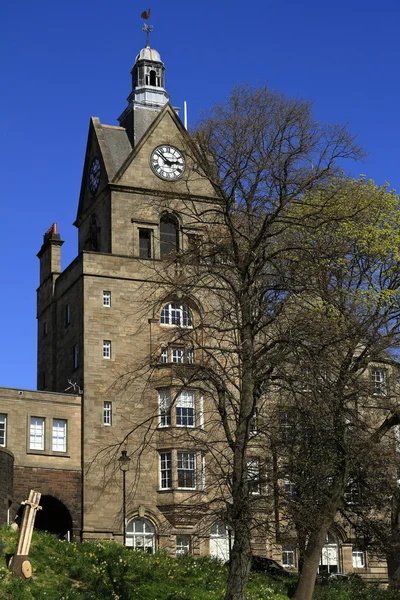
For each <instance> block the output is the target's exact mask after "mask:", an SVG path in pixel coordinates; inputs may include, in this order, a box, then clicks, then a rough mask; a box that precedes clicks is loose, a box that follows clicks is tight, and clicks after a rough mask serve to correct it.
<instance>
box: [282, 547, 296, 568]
mask: <svg viewBox="0 0 400 600" xmlns="http://www.w3.org/2000/svg"><path fill="white" fill-rule="evenodd" d="M282 567H288V568H289V569H295V568H296V550H295V547H294V546H282Z"/></svg>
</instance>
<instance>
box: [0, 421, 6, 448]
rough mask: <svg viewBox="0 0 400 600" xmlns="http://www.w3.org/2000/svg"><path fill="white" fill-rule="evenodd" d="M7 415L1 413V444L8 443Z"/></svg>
mask: <svg viewBox="0 0 400 600" xmlns="http://www.w3.org/2000/svg"><path fill="white" fill-rule="evenodd" d="M6 428H7V416H6V415H0V446H5V445H6V430H7V429H6Z"/></svg>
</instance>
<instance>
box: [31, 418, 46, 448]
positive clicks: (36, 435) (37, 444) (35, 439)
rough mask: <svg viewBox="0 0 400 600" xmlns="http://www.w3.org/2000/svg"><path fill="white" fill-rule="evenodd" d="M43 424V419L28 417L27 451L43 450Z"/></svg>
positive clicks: (44, 421) (44, 420)
mask: <svg viewBox="0 0 400 600" xmlns="http://www.w3.org/2000/svg"><path fill="white" fill-rule="evenodd" d="M45 423H46V419H45V418H44V417H30V420H29V450H44V442H45V439H44V435H45Z"/></svg>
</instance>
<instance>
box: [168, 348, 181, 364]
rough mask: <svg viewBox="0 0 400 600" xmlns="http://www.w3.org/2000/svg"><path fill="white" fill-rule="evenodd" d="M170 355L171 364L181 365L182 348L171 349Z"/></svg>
mask: <svg viewBox="0 0 400 600" xmlns="http://www.w3.org/2000/svg"><path fill="white" fill-rule="evenodd" d="M171 355H172V362H173V363H183V348H172V349H171Z"/></svg>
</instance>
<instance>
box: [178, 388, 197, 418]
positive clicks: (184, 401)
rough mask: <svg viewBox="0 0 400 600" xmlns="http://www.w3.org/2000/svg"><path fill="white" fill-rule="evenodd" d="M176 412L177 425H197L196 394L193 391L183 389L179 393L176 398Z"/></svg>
mask: <svg viewBox="0 0 400 600" xmlns="http://www.w3.org/2000/svg"><path fill="white" fill-rule="evenodd" d="M178 409H179V411H178ZM175 412H176V426H177V427H195V425H196V417H195V395H194V392H193V391H191V390H182V391H181V392H179V393H178V395H177V397H176V400H175Z"/></svg>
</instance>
